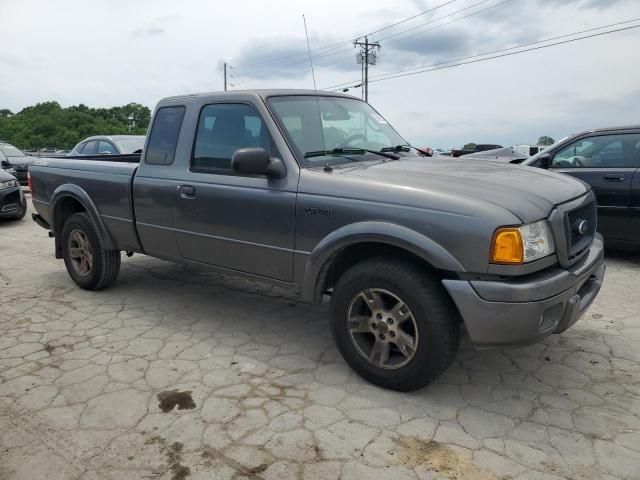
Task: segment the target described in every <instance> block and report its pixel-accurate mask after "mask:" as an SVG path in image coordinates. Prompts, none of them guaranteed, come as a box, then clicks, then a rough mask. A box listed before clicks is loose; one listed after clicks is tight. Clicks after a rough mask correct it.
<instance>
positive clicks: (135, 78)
mask: <svg viewBox="0 0 640 480" xmlns="http://www.w3.org/2000/svg"><path fill="white" fill-rule="evenodd" d="M427 10H431V11H430V12H427V13H424V14H421V12H425V11H427ZM303 14H304V15H305V18H306V21H307V27H308V31H309V43H310V48H311V53H312V58H313V59H314V66H315V74H316V81H317V86H318V88H321V89H324V88H328V87H332V86H334V85H339V84H345V83H346V84H347V86H350V85H355V84H358V83H360V78H361V71H360V66H359V65H358V64H357V63H356V53H357V49H355V48H354V47H353V45H352V43H351V42H352V41H353V39H355V38H357V37H359V36H361V35H364V34H367V33H371V32H376V31H378V32H377V33H374V34H373V35H370V36H369V38H370V40H371V41H375V40H378V41H379V42H380V45H381V49H380V51H379V54H378V58H377V63H376V65H372V66H371V67H370V75H371V79H372V83H371V84H370V88H369V102H370V103H371V104H372V105H373V106H374V107H375V108H376V109H377V110H378V111H379V112H380V113H381V114H382V115H383V116H385V117H386V118H387V120H388V121H389V122H390V123H391V124H392V125H393V126H394V127H395V128H396V130H398V131H399V133H400V134H401V135H402V136H403V137H404V138H406V139H407V140H408V141H410V142H412V143H413V144H415V145H421V146H431V147H433V148H450V147H460V146H462V145H463V144H464V143H467V142H477V143H498V144H502V145H505V146H506V145H514V144H531V143H535V142H536V141H537V139H538V138H539V137H540V136H542V135H548V136H551V137H553V138H555V139H556V140H557V139H560V138H562V137H564V136H566V135H569V134H571V133H575V132H577V131H580V130H584V129H588V128H596V127H604V126H614V125H627V124H640V62H639V61H638V52H639V51H640V28H637V29H631V30H628V31H624V32H619V33H614V34H611V35H605V36H600V37H596V38H591V39H586V40H582V41H578V42H574V43H568V44H565V45H559V46H555V47H551V48H545V49H540V50H537V51H533V52H528V53H523V54H519V55H513V56H508V57H503V58H498V59H494V60H489V61H482V62H477V63H473V64H467V65H461V66H458V67H455V68H447V69H440V70H434V71H431V72H426V73H422V74H419V75H412V76H406V77H402V78H395V79H389V80H384V81H377V82H373V80H375V77H376V76H380V75H384V74H387V73H390V72H398V71H400V70H406V69H410V68H415V67H419V66H423V65H432V64H435V63H438V64H442V62H448V61H450V60H454V59H460V58H465V57H469V56H473V55H479V54H484V53H487V52H491V51H495V50H503V49H507V48H511V47H515V46H518V45H522V44H528V43H532V42H538V41H540V40H543V39H548V38H551V37H558V36H562V35H567V34H571V33H574V32H578V31H581V30H586V29H591V28H595V27H600V26H603V25H608V24H613V23H617V22H621V21H627V20H631V19H635V18H638V19H640V0H506V1H505V0H484V1H481V0H402V1H401V0H377V1H375V2H372V1H364V0H351V1H349V2H345V1H343V0H323V1H322V2H317V1H306V0H298V1H291V0H287V1H277V2H276V1H266V0H263V1H260V0H234V1H229V2H222V1H220V0H208V1H207V0H181V1H180V2H176V1H175V0H56V1H46V0H0V18H2V19H3V22H2V27H1V28H0V109H1V108H9V109H11V110H12V111H14V112H17V111H19V110H20V109H22V108H24V107H26V106H29V105H33V104H35V103H37V102H43V101H49V100H56V101H58V102H59V103H60V104H61V105H62V106H69V105H77V104H79V103H84V104H86V105H89V106H94V107H110V106H114V105H124V104H127V103H130V102H138V103H142V104H144V105H147V106H149V107H150V108H153V106H154V105H155V103H156V102H157V101H158V100H159V99H161V98H163V97H166V96H170V95H177V94H185V93H194V92H204V91H215V90H221V89H222V88H223V73H222V65H223V63H224V62H227V64H228V65H230V67H229V69H228V72H229V77H228V81H229V83H230V84H232V85H230V88H232V89H241V88H313V79H312V76H311V72H310V67H309V62H308V56H307V54H306V52H307V43H306V39H305V31H304V24H303V18H302V15H303ZM409 17H415V18H413V19H412V20H410V21H406V22H403V23H400V24H398V25H396V26H394V27H391V28H386V27H389V26H390V25H392V24H394V23H396V22H400V21H401V20H403V19H406V18H409ZM630 25H640V21H637V22H634V23H628V24H626V26H630ZM381 29H382V30H381ZM593 33H596V32H593ZM386 37H388V38H386ZM568 38H572V37H566V38H565V39H568ZM511 51H513V50H511ZM476 58H483V57H476ZM382 78H384V77H382ZM348 93H350V94H353V95H356V96H360V95H361V92H360V89H359V88H352V89H350V91H349V92H348ZM107 133H108V132H107Z"/></svg>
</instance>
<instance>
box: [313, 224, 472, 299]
mask: <svg viewBox="0 0 640 480" xmlns="http://www.w3.org/2000/svg"><path fill="white" fill-rule="evenodd" d="M377 256H393V257H398V258H403V259H409V260H411V261H415V262H419V263H420V264H421V265H423V266H424V267H425V268H426V269H428V270H432V271H455V272H464V271H465V269H464V267H463V266H462V265H461V264H460V262H458V260H457V259H456V258H455V257H454V256H453V255H451V254H450V253H449V252H448V251H447V250H446V249H445V248H444V247H442V246H441V245H440V244H438V243H436V242H435V241H433V240H432V239H430V238H429V237H427V236H425V235H423V234H421V233H419V232H416V231H415V230H412V229H410V228H407V227H404V226H401V225H397V224H393V223H388V222H376V221H370V222H359V223H355V224H350V225H347V226H344V227H341V228H339V229H337V230H334V231H333V232H332V233H330V234H329V235H327V236H326V237H325V238H323V239H322V240H321V241H320V242H319V243H318V244H317V245H316V247H315V248H314V249H313V251H312V252H311V254H310V255H309V259H308V260H307V263H306V266H305V271H304V276H303V280H302V287H301V295H302V298H303V299H305V300H307V301H316V302H317V301H320V299H321V298H322V294H323V292H325V291H326V290H327V289H329V288H331V287H332V286H333V284H334V283H335V282H336V281H337V279H338V278H339V276H340V275H341V274H342V273H344V271H346V270H347V269H348V268H349V267H350V266H352V265H354V264H355V263H357V262H359V261H362V260H365V259H367V258H372V257H377Z"/></svg>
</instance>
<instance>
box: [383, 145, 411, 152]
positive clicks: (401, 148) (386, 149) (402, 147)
mask: <svg viewBox="0 0 640 480" xmlns="http://www.w3.org/2000/svg"><path fill="white" fill-rule="evenodd" d="M412 148H415V149H416V150H418V149H417V148H416V147H412V146H411V145H396V146H395V147H384V148H381V149H380V151H381V152H410V151H411V149H412Z"/></svg>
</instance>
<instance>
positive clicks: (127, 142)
mask: <svg viewBox="0 0 640 480" xmlns="http://www.w3.org/2000/svg"><path fill="white" fill-rule="evenodd" d="M144 139H145V136H144V135H140V136H139V137H131V138H121V139H118V140H115V142H116V144H117V145H118V148H119V149H120V151H121V152H122V153H136V152H139V151H142V147H144Z"/></svg>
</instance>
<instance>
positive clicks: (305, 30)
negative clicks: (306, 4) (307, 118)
mask: <svg viewBox="0 0 640 480" xmlns="http://www.w3.org/2000/svg"><path fill="white" fill-rule="evenodd" d="M302 21H303V22H304V34H305V36H306V37H307V53H308V54H309V65H311V77H312V78H313V89H314V90H318V87H317V86H316V73H315V71H314V69H313V59H312V58H311V46H310V45H309V32H308V31H307V19H306V18H304V13H303V14H302Z"/></svg>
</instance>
